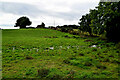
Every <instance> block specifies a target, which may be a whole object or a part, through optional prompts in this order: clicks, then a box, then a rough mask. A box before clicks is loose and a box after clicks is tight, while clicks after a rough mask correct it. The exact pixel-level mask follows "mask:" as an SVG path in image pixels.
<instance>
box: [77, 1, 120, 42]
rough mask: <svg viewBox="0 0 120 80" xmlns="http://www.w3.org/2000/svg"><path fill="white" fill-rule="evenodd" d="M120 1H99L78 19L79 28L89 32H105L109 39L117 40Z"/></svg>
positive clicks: (119, 39)
mask: <svg viewBox="0 0 120 80" xmlns="http://www.w3.org/2000/svg"><path fill="white" fill-rule="evenodd" d="M119 8H120V2H100V3H99V5H98V7H96V8H95V9H93V10H90V13H89V14H86V15H84V16H82V18H81V19H80V22H79V24H80V27H79V29H80V30H81V31H84V32H89V34H90V35H91V34H97V35H101V34H104V33H106V37H107V39H108V40H109V41H114V42H119V41H120V38H119V37H118V36H117V35H118V34H120V27H119V26H120V22H119V21H120V9H119Z"/></svg>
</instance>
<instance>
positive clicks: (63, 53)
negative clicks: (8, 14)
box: [2, 29, 120, 79]
mask: <svg viewBox="0 0 120 80" xmlns="http://www.w3.org/2000/svg"><path fill="white" fill-rule="evenodd" d="M119 53H120V50H119V49H117V48H116V46H115V44H114V43H110V42H106V41H105V40H101V39H100V38H98V37H96V38H93V37H80V36H79V35H71V34H69V33H64V32H60V31H56V30H51V29H18V30H2V77H3V78H49V79H52V78H53V79H54V78H57V79H58V78H59V79H68V78H69V79H73V78H118V73H119V72H118V70H119V66H118V64H119V63H120V61H119V60H118V54H119Z"/></svg>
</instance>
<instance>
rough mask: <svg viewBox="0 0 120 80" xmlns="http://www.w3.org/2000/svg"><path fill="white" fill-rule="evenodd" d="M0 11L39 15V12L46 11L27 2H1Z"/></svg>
mask: <svg viewBox="0 0 120 80" xmlns="http://www.w3.org/2000/svg"><path fill="white" fill-rule="evenodd" d="M1 4H2V5H1V9H0V11H2V12H5V13H12V14H16V15H29V16H37V15H38V14H39V13H44V11H43V10H39V9H38V8H37V7H35V6H34V5H30V4H25V3H13V2H1Z"/></svg>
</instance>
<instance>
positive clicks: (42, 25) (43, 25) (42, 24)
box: [36, 22, 45, 28]
mask: <svg viewBox="0 0 120 80" xmlns="http://www.w3.org/2000/svg"><path fill="white" fill-rule="evenodd" d="M36 28H45V24H44V23H43V22H42V23H41V25H37V27H36Z"/></svg>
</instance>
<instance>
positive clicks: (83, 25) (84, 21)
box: [79, 14, 92, 35]
mask: <svg viewBox="0 0 120 80" xmlns="http://www.w3.org/2000/svg"><path fill="white" fill-rule="evenodd" d="M79 24H80V27H79V29H80V30H82V31H84V32H89V34H90V35H92V29H91V27H90V24H91V18H90V15H89V14H86V15H84V16H82V18H81V19H80V22H79Z"/></svg>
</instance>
